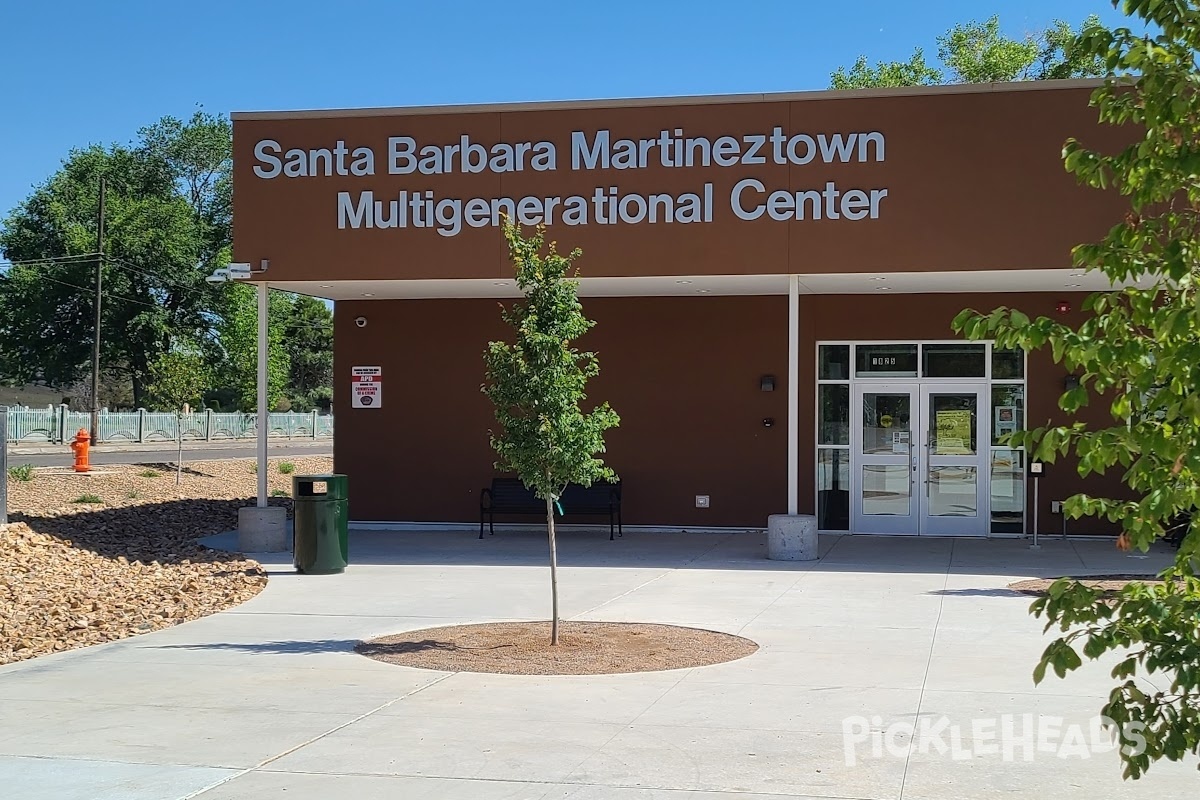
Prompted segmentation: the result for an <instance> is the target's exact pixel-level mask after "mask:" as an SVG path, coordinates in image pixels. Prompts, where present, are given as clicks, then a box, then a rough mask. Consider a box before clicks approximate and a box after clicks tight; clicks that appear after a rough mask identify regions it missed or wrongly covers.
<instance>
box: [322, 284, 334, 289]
mask: <svg viewBox="0 0 1200 800" xmlns="http://www.w3.org/2000/svg"><path fill="white" fill-rule="evenodd" d="M321 288H322V289H332V288H333V284H329V283H322V284H321Z"/></svg>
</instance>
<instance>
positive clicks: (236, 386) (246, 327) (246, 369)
mask: <svg viewBox="0 0 1200 800" xmlns="http://www.w3.org/2000/svg"><path fill="white" fill-rule="evenodd" d="M219 285H221V286H224V287H225V290H226V292H227V294H228V297H227V298H226V301H225V303H226V310H225V314H224V316H223V317H222V318H221V319H220V321H219V322H218V323H217V340H218V343H219V346H220V349H221V352H222V363H221V374H220V382H221V383H222V385H223V386H224V387H226V388H227V389H229V390H230V391H231V393H232V395H233V399H234V402H235V403H236V405H237V408H238V410H239V411H254V410H255V409H257V408H258V291H257V289H256V288H255V287H254V286H249V285H246V284H238V283H234V284H219ZM291 310H292V302H291V297H290V295H288V294H286V293H285V292H278V291H272V292H271V294H270V296H269V299H268V301H267V407H268V408H270V409H275V408H277V407H279V406H280V404H281V402H282V401H283V400H284V399H286V397H287V385H288V371H289V363H288V351H287V348H286V347H285V346H284V339H285V336H286V330H287V324H288V320H289V318H290V316H291Z"/></svg>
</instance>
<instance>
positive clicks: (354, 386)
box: [350, 367, 383, 408]
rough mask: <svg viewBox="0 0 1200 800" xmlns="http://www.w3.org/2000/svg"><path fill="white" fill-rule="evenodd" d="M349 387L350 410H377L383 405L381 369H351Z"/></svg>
mask: <svg viewBox="0 0 1200 800" xmlns="http://www.w3.org/2000/svg"><path fill="white" fill-rule="evenodd" d="M352 375H353V378H352V383H351V386H350V398H351V399H350V407H351V408H379V407H380V406H382V405H383V368H382V367H353V368H352Z"/></svg>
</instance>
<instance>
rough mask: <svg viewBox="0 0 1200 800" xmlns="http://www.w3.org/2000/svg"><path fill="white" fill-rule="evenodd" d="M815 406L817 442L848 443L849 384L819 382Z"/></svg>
mask: <svg viewBox="0 0 1200 800" xmlns="http://www.w3.org/2000/svg"><path fill="white" fill-rule="evenodd" d="M817 406H818V408H819V414H818V417H817V444H845V445H848V444H850V384H848V383H823V384H821V385H820V386H818V387H817Z"/></svg>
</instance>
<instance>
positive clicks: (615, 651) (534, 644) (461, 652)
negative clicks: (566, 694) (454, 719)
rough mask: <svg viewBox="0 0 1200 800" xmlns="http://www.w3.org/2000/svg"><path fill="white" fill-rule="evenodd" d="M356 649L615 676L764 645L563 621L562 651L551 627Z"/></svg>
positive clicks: (514, 626) (462, 630)
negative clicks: (551, 634) (556, 642)
mask: <svg viewBox="0 0 1200 800" xmlns="http://www.w3.org/2000/svg"><path fill="white" fill-rule="evenodd" d="M355 650H357V651H358V652H359V653H361V654H362V655H364V656H367V657H368V658H373V659H375V660H376V661H384V662H387V663H388V664H397V665H399V666H404V667H417V668H419V669H432V670H440V671H442V672H485V673H493V674H502V675H611V674H617V673H626V672H654V671H658V670H665V669H685V668H688V667H703V666H708V665H710V664H722V663H724V662H726V661H735V660H737V659H739V658H745V657H746V656H748V655H751V654H752V653H754V652H755V651H756V650H758V645H757V644H755V643H754V642H752V641H750V640H749V639H743V638H742V637H740V636H733V635H731V634H728V633H717V632H716V631H707V630H702V629H700V628H682V627H678V626H675V625H654V624H647V623H636V622H562V623H560V624H559V641H558V644H557V645H551V644H550V623H549V622H489V623H483V624H477V625H454V626H450V627H444V628H425V629H424V630H418V631H407V632H405V633H398V634H394V635H391V636H383V637H380V638H378V639H372V640H370V641H367V642H360V643H359V644H358V646H357V647H355Z"/></svg>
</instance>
